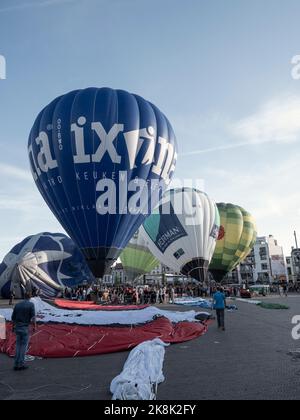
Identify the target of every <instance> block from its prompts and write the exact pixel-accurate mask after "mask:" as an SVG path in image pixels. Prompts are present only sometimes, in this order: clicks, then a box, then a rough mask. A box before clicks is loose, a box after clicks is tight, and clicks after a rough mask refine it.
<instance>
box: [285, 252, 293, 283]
mask: <svg viewBox="0 0 300 420" xmlns="http://www.w3.org/2000/svg"><path fill="white" fill-rule="evenodd" d="M285 261H286V268H287V274H288V279H289V282H294V281H295V271H294V264H293V262H292V256H289V257H286V259H285Z"/></svg>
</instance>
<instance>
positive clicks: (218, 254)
mask: <svg viewBox="0 0 300 420" xmlns="http://www.w3.org/2000/svg"><path fill="white" fill-rule="evenodd" d="M217 206H218V210H219V213H220V218H221V228H220V233H219V237H218V241H217V246H216V250H215V253H214V256H213V259H212V261H211V263H210V266H209V271H210V272H211V274H212V275H213V277H214V279H215V280H216V281H217V282H220V281H222V280H223V278H224V277H225V276H226V274H227V273H229V272H230V271H232V270H234V269H235V268H236V267H237V266H238V265H239V264H240V263H241V262H242V261H243V260H244V259H245V258H246V257H247V256H248V255H249V254H250V252H251V251H252V249H253V246H254V244H255V241H256V236H257V229H256V222H255V220H254V218H253V217H252V216H251V214H250V213H248V212H247V211H246V210H244V209H243V208H242V207H239V206H236V205H234V204H224V203H219V204H217Z"/></svg>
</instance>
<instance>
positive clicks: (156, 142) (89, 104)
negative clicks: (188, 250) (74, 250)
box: [28, 88, 177, 277]
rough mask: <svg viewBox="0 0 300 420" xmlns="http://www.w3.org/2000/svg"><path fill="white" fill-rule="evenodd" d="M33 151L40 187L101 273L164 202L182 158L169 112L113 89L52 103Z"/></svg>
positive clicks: (39, 123)
mask: <svg viewBox="0 0 300 420" xmlns="http://www.w3.org/2000/svg"><path fill="white" fill-rule="evenodd" d="M28 151H29V158H30V164H31V168H32V173H33V177H34V179H35V182H36V185H37V187H38V189H39V191H40V193H41V194H42V196H43V198H44V199H45V201H46V202H47V204H48V206H49V207H50V209H51V210H52V212H53V213H54V215H55V216H56V217H57V219H58V220H59V222H60V223H61V225H62V226H63V227H64V229H65V230H66V232H67V233H68V234H69V236H70V237H71V238H72V239H73V240H74V242H75V243H76V244H77V245H78V247H79V248H80V249H81V251H82V253H83V254H84V256H85V258H86V260H87V262H88V264H89V266H90V268H91V270H92V272H93V273H94V275H95V276H96V277H102V276H103V274H104V273H105V272H106V270H107V268H109V267H110V266H111V265H112V264H113V262H114V261H115V260H116V259H117V258H118V257H119V255H120V253H121V251H122V250H123V249H124V248H125V247H126V245H127V244H128V242H129V241H130V239H131V238H132V236H133V235H134V233H135V232H136V231H137V230H138V228H139V227H140V225H141V224H142V223H143V221H144V220H145V218H146V216H147V215H149V214H151V211H152V209H153V208H155V206H156V205H157V204H158V201H159V193H160V192H163V191H164V190H165V189H166V187H167V185H168V184H169V183H170V180H171V178H172V175H173V173H174V170H175V166H176V159H177V146H176V140H175V135H174V132H173V129H172V127H171V125H170V123H169V121H168V120H167V118H166V117H165V116H164V114H162V113H161V112H160V111H159V110H158V109H157V108H156V107H155V106H154V105H152V104H151V103H150V102H147V101H146V100H144V99H143V98H141V97H140V96H137V95H133V94H130V93H128V92H125V91H123V90H112V89H109V88H101V89H98V88H89V89H84V90H77V91H73V92H70V93H68V94H66V95H63V96H61V97H59V98H57V99H55V100H54V101H53V102H51V103H50V104H49V105H48V106H47V107H46V108H45V109H43V111H42V112H41V113H40V114H39V116H38V117H37V119H36V121H35V124H34V126H33V128H32V130H31V133H30V137H29V144H28Z"/></svg>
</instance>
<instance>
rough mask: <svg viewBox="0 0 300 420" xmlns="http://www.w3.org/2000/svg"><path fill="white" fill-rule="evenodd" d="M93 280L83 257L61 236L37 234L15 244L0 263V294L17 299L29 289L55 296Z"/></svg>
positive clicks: (72, 244)
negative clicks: (13, 293) (14, 296)
mask: <svg viewBox="0 0 300 420" xmlns="http://www.w3.org/2000/svg"><path fill="white" fill-rule="evenodd" d="M94 280H95V279H94V277H93V275H92V273H91V272H90V270H89V268H88V266H87V264H86V262H85V259H84V258H83V255H82V254H81V252H80V251H79V249H78V248H77V246H76V245H75V244H74V242H73V241H72V240H71V239H70V238H68V237H67V236H65V235H63V234H61V233H47V232H46V233H39V234H37V235H33V236H29V237H28V238H26V239H24V240H23V241H22V242H20V243H19V244H17V245H16V246H15V247H14V248H13V249H12V250H11V251H10V252H9V254H7V255H6V257H5V258H4V260H3V262H2V263H1V264H0V295H1V296H2V297H3V298H6V299H7V298H9V296H10V292H11V290H14V292H15V295H16V297H17V298H21V297H22V295H23V294H24V291H26V290H27V291H31V290H32V287H35V288H37V289H39V291H40V295H41V296H42V297H47V298H50V297H55V296H57V295H58V294H59V293H60V292H61V291H63V290H64V289H65V288H66V287H67V288H73V287H76V286H78V285H81V284H83V283H84V284H88V283H91V282H93V281H94Z"/></svg>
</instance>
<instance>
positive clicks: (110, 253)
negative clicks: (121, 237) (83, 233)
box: [81, 247, 122, 279]
mask: <svg viewBox="0 0 300 420" xmlns="http://www.w3.org/2000/svg"><path fill="white" fill-rule="evenodd" d="M81 251H82V253H83V255H84V256H85V258H86V262H87V264H88V266H89V268H90V270H91V272H92V273H93V275H94V276H95V277H96V278H100V279H102V278H103V277H104V276H105V274H108V273H109V272H110V269H111V267H112V265H113V264H114V263H115V262H116V261H117V259H118V258H119V256H120V254H121V252H122V250H121V249H118V248H108V247H101V248H83V249H81Z"/></svg>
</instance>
